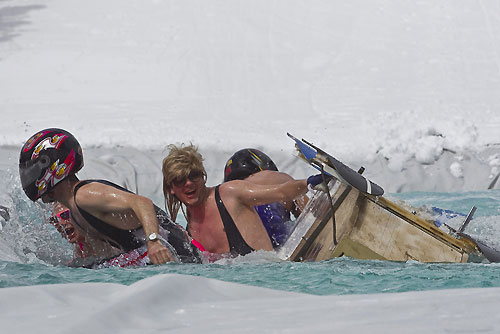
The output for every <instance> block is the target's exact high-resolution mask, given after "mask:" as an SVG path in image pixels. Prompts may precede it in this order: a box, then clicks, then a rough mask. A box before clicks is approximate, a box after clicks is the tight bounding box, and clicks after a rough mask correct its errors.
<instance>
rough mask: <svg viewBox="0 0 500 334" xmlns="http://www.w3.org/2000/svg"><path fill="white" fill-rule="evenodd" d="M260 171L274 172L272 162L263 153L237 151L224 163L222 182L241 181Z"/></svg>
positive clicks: (250, 149)
mask: <svg viewBox="0 0 500 334" xmlns="http://www.w3.org/2000/svg"><path fill="white" fill-rule="evenodd" d="M261 170H275V171H278V168H277V167H276V165H275V164H274V162H273V161H272V160H271V158H269V157H268V156H267V155H266V154H264V153H263V152H261V151H259V150H256V149H254V148H245V149H243V150H239V151H238V152H236V153H235V154H233V156H232V157H231V158H229V160H228V161H227V162H226V167H225V168H224V182H227V181H232V180H243V179H246V178H247V177H248V176H250V175H252V174H254V173H257V172H260V171H261Z"/></svg>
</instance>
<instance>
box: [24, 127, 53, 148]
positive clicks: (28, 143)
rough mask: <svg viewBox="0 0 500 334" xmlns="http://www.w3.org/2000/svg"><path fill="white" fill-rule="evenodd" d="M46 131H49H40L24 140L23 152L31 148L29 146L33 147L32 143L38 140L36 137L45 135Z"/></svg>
mask: <svg viewBox="0 0 500 334" xmlns="http://www.w3.org/2000/svg"><path fill="white" fill-rule="evenodd" d="M47 133H50V131H40V132H38V133H37V134H35V135H33V137H31V138H30V139H28V141H27V142H26V144H24V148H23V152H27V151H29V150H31V148H32V147H33V145H35V144H36V142H37V141H38V139H39V138H40V137H42V136H44V135H46V134H47Z"/></svg>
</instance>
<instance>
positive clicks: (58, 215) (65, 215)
mask: <svg viewBox="0 0 500 334" xmlns="http://www.w3.org/2000/svg"><path fill="white" fill-rule="evenodd" d="M70 217H71V213H70V211H69V209H66V210H63V211H61V212H59V213H56V214H55V215H53V216H52V217H50V219H49V221H50V223H52V224H54V225H55V224H57V223H58V222H59V221H61V220H68V219H69V218H70Z"/></svg>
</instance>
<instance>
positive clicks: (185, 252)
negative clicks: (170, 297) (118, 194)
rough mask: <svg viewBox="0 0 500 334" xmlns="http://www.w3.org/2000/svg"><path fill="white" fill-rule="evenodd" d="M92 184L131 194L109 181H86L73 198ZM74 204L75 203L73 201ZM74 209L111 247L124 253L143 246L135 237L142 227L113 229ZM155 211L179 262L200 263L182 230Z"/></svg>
mask: <svg viewBox="0 0 500 334" xmlns="http://www.w3.org/2000/svg"><path fill="white" fill-rule="evenodd" d="M92 182H98V183H102V184H106V185H109V186H112V187H114V188H117V189H120V190H123V191H126V192H129V193H130V192H131V191H129V190H127V189H125V188H123V187H120V186H119V185H117V184H114V183H112V182H109V181H105V180H86V181H81V182H80V183H78V184H77V185H76V187H75V190H74V196H76V192H77V191H78V189H80V188H81V187H82V186H84V185H86V184H89V183H92ZM75 204H76V201H75ZM76 207H77V208H78V210H79V211H80V213H81V215H82V216H83V218H85V220H87V222H88V223H89V224H90V225H91V226H92V227H93V228H94V229H96V230H97V231H98V232H99V233H101V234H103V235H105V236H106V237H107V238H103V239H102V240H104V241H106V242H108V243H110V244H111V245H112V246H114V247H116V248H119V249H121V250H123V251H124V252H128V251H131V250H133V249H136V248H139V247H141V246H143V245H145V243H146V242H145V240H142V239H139V238H137V236H136V235H135V233H134V232H135V231H137V230H139V229H142V227H138V228H136V229H133V230H122V229H119V228H117V227H114V226H112V225H109V224H107V223H105V222H103V221H102V220H100V219H99V218H97V217H95V216H93V215H91V214H90V213H88V212H87V211H85V210H83V209H82V208H81V207H79V206H78V204H76ZM154 208H155V211H156V216H157V217H158V221H159V224H160V227H162V228H163V229H165V230H166V231H168V238H167V241H168V243H169V244H170V245H171V246H172V247H173V248H174V250H175V251H176V252H177V255H178V257H179V259H180V260H181V262H188V263H200V262H201V257H200V254H199V252H198V250H197V249H196V248H195V247H194V246H193V245H192V244H191V243H190V242H189V241H188V239H187V238H186V236H185V234H184V231H183V230H182V228H181V227H180V226H179V225H177V224H175V223H174V222H172V221H171V220H170V218H169V217H168V216H167V214H166V213H165V211H163V210H161V209H160V208H159V207H157V206H156V205H155V206H154ZM73 220H74V221H75V222H76V223H77V224H78V222H77V221H76V219H73Z"/></svg>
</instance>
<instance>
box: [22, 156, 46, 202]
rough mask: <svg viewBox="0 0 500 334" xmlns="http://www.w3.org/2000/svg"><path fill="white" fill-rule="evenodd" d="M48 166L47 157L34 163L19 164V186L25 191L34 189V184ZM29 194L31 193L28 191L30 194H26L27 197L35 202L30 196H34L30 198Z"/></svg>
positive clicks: (42, 157)
mask: <svg viewBox="0 0 500 334" xmlns="http://www.w3.org/2000/svg"><path fill="white" fill-rule="evenodd" d="M49 164H50V159H49V158H48V157H47V156H41V157H40V158H38V159H36V160H34V161H33V160H29V161H26V162H23V163H20V164H19V176H20V177H21V184H22V186H23V189H24V190H25V191H27V190H28V189H30V188H35V185H34V183H35V182H36V181H37V180H38V179H39V178H40V177H41V176H42V173H43V172H44V170H45V169H47V167H48V166H49ZM30 190H34V189H30ZM31 193H32V191H30V194H28V193H27V195H28V197H29V198H31V199H32V200H35V199H33V198H32V196H36V195H32V196H30V195H31Z"/></svg>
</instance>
